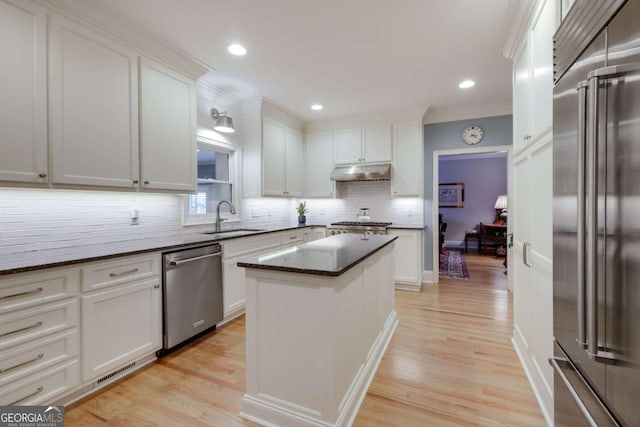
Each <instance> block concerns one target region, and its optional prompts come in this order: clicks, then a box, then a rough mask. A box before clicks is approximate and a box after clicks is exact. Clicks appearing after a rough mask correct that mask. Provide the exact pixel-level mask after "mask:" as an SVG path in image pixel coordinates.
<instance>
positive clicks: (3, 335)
mask: <svg viewBox="0 0 640 427" xmlns="http://www.w3.org/2000/svg"><path fill="white" fill-rule="evenodd" d="M38 326H42V321H41V320H40V321H38V322H37V323H34V324H33V325H31V326H27V327H26V328H21V329H16V330H15V331H11V332H4V333H2V334H0V338H1V337H6V336H8V335H13V334H19V333H20V332H24V331H28V330H29V329H33V328H37V327H38Z"/></svg>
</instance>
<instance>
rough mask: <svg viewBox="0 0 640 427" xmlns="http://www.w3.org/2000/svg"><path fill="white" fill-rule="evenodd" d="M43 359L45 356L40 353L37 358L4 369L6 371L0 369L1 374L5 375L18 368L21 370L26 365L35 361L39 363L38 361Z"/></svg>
mask: <svg viewBox="0 0 640 427" xmlns="http://www.w3.org/2000/svg"><path fill="white" fill-rule="evenodd" d="M43 357H44V354H43V353H40V354H38V355H37V356H36V357H34V358H33V359H31V360H27V361H26V362H22V363H18V364H17V365H13V366H12V367H10V368H4V369H2V368H0V374H4V373H5V372H8V371H11V370H12V369H16V368H20V367H22V366H24V365H28V364H29V363H33V362H35V361H38V360H40V359H42V358H43Z"/></svg>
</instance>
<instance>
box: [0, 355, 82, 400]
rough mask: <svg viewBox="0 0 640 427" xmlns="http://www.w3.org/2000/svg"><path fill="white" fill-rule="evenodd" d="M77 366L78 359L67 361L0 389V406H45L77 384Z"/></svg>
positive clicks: (78, 379) (78, 380)
mask: <svg viewBox="0 0 640 427" xmlns="http://www.w3.org/2000/svg"><path fill="white" fill-rule="evenodd" d="M78 365H79V362H78V359H73V360H69V361H68V362H65V363H63V364H60V365H57V366H55V367H53V368H51V369H47V370H46V371H42V372H38V373H37V374H34V375H29V376H26V377H24V378H22V379H21V380H20V381H16V382H14V383H11V384H9V385H7V386H6V387H0V405H1V406H11V405H46V404H49V403H51V402H53V401H55V400H56V398H57V397H58V396H60V395H62V394H64V393H66V392H68V391H70V390H73V389H74V388H75V387H76V386H77V385H78V384H79V382H80V376H79V374H78V371H79V369H78V368H79V366H78Z"/></svg>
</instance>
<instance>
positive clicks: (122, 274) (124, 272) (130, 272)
mask: <svg viewBox="0 0 640 427" xmlns="http://www.w3.org/2000/svg"><path fill="white" fill-rule="evenodd" d="M136 271H138V269H137V268H134V269H132V270H127V271H123V272H121V273H109V277H119V276H124V275H125V274H133V273H135V272H136Z"/></svg>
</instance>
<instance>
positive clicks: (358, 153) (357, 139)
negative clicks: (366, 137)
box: [334, 129, 362, 164]
mask: <svg viewBox="0 0 640 427" xmlns="http://www.w3.org/2000/svg"><path fill="white" fill-rule="evenodd" d="M334 152H335V156H336V158H335V162H336V164H337V163H358V162H362V129H339V130H337V131H336V138H335V150H334Z"/></svg>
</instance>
